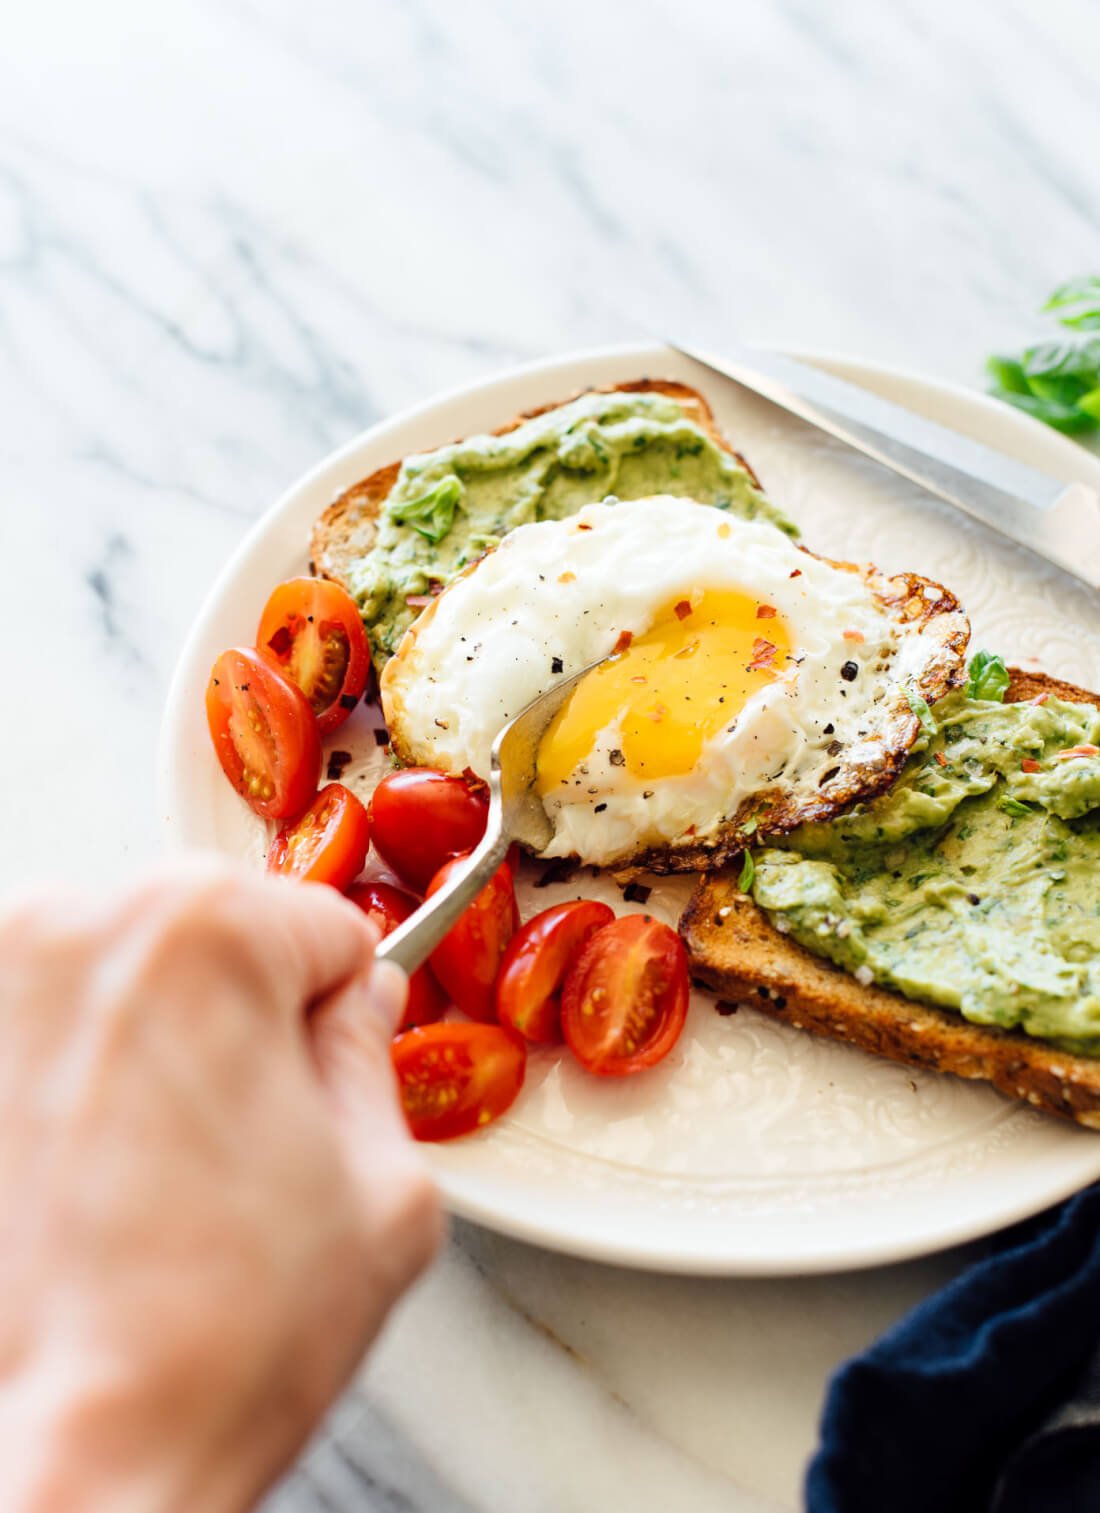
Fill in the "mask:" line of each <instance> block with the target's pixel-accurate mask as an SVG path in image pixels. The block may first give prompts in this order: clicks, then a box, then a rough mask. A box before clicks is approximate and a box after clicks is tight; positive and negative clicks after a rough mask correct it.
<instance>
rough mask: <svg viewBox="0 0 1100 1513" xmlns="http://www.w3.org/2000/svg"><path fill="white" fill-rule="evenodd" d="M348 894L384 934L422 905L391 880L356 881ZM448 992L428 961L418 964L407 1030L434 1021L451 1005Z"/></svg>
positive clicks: (411, 982) (404, 1024)
mask: <svg viewBox="0 0 1100 1513" xmlns="http://www.w3.org/2000/svg"><path fill="white" fill-rule="evenodd" d="M348 898H349V899H350V900H351V902H352V903H353V904H358V905H359V907H360V909H362V911H363V913H364V914H365V915H366V916H367V918H368V919H372V920H373V921H374V923H375V924H376V925H377V926H378V928H379V929H380V930H381V932H382V934H383V935H389V934H390V933H391V931H393V930H396V929H397V927H398V925H401V924H404V923H405V921H406V920H407V919H408V917H409V915H410V914H412V913H413V911H414V910H415V909H418V908H419V907H420V900H419V899H417V898H414V897H413V896H412V894H411V893H404V892H402V890H401V889H400V888H393V887H391V886H390V884H389V883H356V884H355V885H354V887H351V888H349V889H348ZM447 1003H448V999H447V995H446V993H444V991H443V989H442V988H441V987H440V986H439V983H438V982H437V981H436V980H435V977H434V976H433V975H432V969H431V967H429V966H428V965H427V964H425V965H424V966H422V967H417V969H416V971H415V972H414V973H413V974H412V976H411V977H410V978H409V1001H408V1003H407V1004H406V1005H405V1016H404V1018H403V1020H402V1021H401V1028H402V1029H403V1030H407V1029H409V1028H410V1027H411V1026H412V1025H414V1024H432V1023H433V1021H435V1020H436V1019H438V1018H439V1016H440V1015H441V1014H442V1013H443V1010H444V1009H445V1008H446V1007H447Z"/></svg>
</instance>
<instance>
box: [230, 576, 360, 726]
mask: <svg viewBox="0 0 1100 1513" xmlns="http://www.w3.org/2000/svg"><path fill="white" fill-rule="evenodd" d="M256 649H257V651H258V652H259V653H260V655H261V657H263V658H264V660H265V661H267V662H270V663H271V665H272V667H277V668H278V670H279V671H280V672H281V673H282V674H283V676H284V677H287V678H289V679H290V681H291V682H292V683H296V684H297V686H298V687H299V688H300V689H301V690H302V692H303V693H304V694H305V696H306V698H307V699H308V700H309V707H310V708H311V709H312V710H313V713H314V714H315V715H316V717H317V728H318V730H319V731H320V732H321V734H322V735H327V734H328V733H329V731H331V730H335V729H336V727H337V726H338V725H342V724H343V723H344V721H345V720H346V719H347V717H348V715H349V714H351V712H352V710H353V709H354V708H355V706H356V704H358V702H359V700H360V699H361V698H362V697H363V690H364V689H365V688H366V686H367V675H368V673H369V672H370V648H369V647H368V645H367V633H366V631H365V630H364V629H363V621H362V619H361V617H360V615H359V606H358V605H357V604H356V602H355V600H354V599H353V598H352V597H351V595H350V594H348V593H346V592H345V591H344V589H342V588H341V587H340V585H339V584H338V583H330V582H329V581H328V579H327V578H290V579H288V580H287V582H286V583H280V584H279V587H278V588H277V589H276V590H275V592H274V593H273V594H272V595H271V598H270V599H269V600H268V601H267V603H266V605H265V606H264V612H263V614H262V615H261V616H260V627H259V629H258V630H257V632H256Z"/></svg>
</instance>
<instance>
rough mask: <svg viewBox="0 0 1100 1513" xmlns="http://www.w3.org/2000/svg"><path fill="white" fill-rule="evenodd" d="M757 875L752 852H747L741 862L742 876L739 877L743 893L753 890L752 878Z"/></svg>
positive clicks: (738, 883)
mask: <svg viewBox="0 0 1100 1513" xmlns="http://www.w3.org/2000/svg"><path fill="white" fill-rule="evenodd" d="M755 876H756V866H755V864H754V862H753V859H752V852H751V851H746V852H745V860H744V861H743V862H742V863H741V876H740V877H739V878H738V879H737V886H738V887H739V888H740V889H741V892H742V893H749V892H751V890H752V880H753V878H754V877H755Z"/></svg>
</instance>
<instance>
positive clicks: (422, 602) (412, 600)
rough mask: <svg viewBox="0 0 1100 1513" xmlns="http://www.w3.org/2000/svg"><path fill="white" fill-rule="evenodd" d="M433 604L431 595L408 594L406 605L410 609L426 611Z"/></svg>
mask: <svg viewBox="0 0 1100 1513" xmlns="http://www.w3.org/2000/svg"><path fill="white" fill-rule="evenodd" d="M431 602H432V596H431V594H406V595H405V603H406V604H407V605H408V606H409V608H410V609H426V608H427V607H428V605H429V604H430V603H431Z"/></svg>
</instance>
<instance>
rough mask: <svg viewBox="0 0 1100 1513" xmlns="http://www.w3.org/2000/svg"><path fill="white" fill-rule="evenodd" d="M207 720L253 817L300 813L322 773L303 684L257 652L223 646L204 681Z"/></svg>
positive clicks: (228, 773) (280, 817)
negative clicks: (251, 809) (301, 688)
mask: <svg viewBox="0 0 1100 1513" xmlns="http://www.w3.org/2000/svg"><path fill="white" fill-rule="evenodd" d="M206 722H207V724H208V725H209V726H210V738H211V740H212V741H213V742H214V750H215V751H216V752H217V753H218V760H219V761H220V762H221V764H222V771H223V772H224V773H225V775H226V777H227V778H228V779H229V781H230V782H231V783H232V784H233V787H234V788H235V789H236V790H237V792H238V793H239V794H240V795H241V797H242V798H243V799H246V800H247V801H248V803H250V804H251V805H252V807H253V809H255V811H256V813H257V814H262V815H263V816H264V818H265V819H269V820H286V819H293V818H294V816H295V815H298V814H301V812H302V810H303V809H304V808H305V807H306V805H307V804H308V803H309V801H310V799H311V798H312V797H313V794H314V792H315V791H316V788H317V779H318V778H319V777H320V775H321V741H320V738H319V736H318V734H317V722H316V720H315V719H314V718H313V714H312V712H311V710H310V707H309V705H308V704H307V703H306V700H305V698H304V696H303V694H302V692H301V690H300V689H298V688H296V687H295V685H294V684H293V683H291V682H289V681H288V680H287V679H286V678H284V677H281V676H280V674H279V673H277V672H276V671H275V670H274V668H272V667H269V666H268V664H267V663H266V662H265V661H264V660H263V658H262V657H261V656H259V655H258V653H256V652H254V651H251V650H246V649H245V648H243V647H235V648H234V649H233V650H232V651H223V652H222V654H221V656H220V657H219V658H218V660H217V661H216V662H215V663H214V667H213V670H212V672H211V674H210V682H209V683H208V684H207V686H206Z"/></svg>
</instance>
